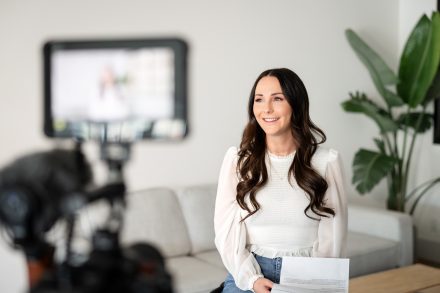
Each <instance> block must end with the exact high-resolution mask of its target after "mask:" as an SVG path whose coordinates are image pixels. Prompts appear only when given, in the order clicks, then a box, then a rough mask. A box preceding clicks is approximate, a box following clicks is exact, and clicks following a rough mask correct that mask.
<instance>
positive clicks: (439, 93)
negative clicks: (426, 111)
mask: <svg viewBox="0 0 440 293" xmlns="http://www.w3.org/2000/svg"><path fill="white" fill-rule="evenodd" d="M439 97H440V68H439V69H438V70H437V74H436V75H435V77H434V80H433V81H432V83H431V87H430V88H429V89H428V92H427V93H426V98H425V100H424V101H423V104H424V105H427V104H428V103H430V102H431V101H432V100H434V99H437V98H439Z"/></svg>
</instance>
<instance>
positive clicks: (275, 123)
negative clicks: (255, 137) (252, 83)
mask: <svg viewBox="0 0 440 293" xmlns="http://www.w3.org/2000/svg"><path fill="white" fill-rule="evenodd" d="M253 110H254V115H255V118H256V119H257V122H258V124H259V125H260V127H261V128H262V129H263V130H264V132H265V133H266V136H267V137H270V136H273V137H274V136H285V135H288V136H290V135H292V132H291V130H290V118H291V117H292V108H291V107H290V105H289V103H288V102H287V99H286V97H285V96H284V94H283V90H282V89H281V85H280V82H279V81H278V79H277V78H276V77H274V76H265V77H263V78H262V79H260V81H259V82H258V83H257V87H256V89H255V96H254V106H253Z"/></svg>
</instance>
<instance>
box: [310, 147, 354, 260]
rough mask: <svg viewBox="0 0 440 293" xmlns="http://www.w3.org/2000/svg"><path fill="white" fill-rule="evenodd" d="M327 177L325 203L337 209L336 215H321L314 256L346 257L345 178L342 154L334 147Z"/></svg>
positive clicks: (329, 160) (330, 154) (329, 154)
mask: <svg viewBox="0 0 440 293" xmlns="http://www.w3.org/2000/svg"><path fill="white" fill-rule="evenodd" d="M325 179H326V181H327V184H328V188H327V191H326V193H325V196H324V200H325V205H326V206H327V207H330V208H332V209H333V210H334V211H335V216H334V217H333V216H331V215H330V217H321V220H320V222H319V227H318V238H317V240H316V241H315V243H314V245H313V251H312V256H314V257H344V256H345V248H346V241H347V198H346V193H345V178H344V172H343V168H342V161H341V158H340V155H339V153H338V152H337V151H335V150H333V149H330V150H329V153H328V163H327V167H326V170H325Z"/></svg>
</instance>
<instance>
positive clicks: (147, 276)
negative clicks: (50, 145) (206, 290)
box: [0, 142, 172, 293]
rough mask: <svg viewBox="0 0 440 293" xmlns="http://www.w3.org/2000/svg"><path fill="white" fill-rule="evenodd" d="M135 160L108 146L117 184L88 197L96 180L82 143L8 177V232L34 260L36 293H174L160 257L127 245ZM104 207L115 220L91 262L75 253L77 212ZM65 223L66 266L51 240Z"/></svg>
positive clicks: (29, 158)
mask: <svg viewBox="0 0 440 293" xmlns="http://www.w3.org/2000/svg"><path fill="white" fill-rule="evenodd" d="M129 152H130V144H128V143H103V144H102V145H101V156H102V158H103V159H104V160H105V161H106V162H107V165H108V168H109V180H108V183H107V184H106V185H104V186H102V187H100V188H97V189H93V190H87V189H86V186H87V185H88V184H89V183H90V181H91V179H92V172H91V168H90V165H89V164H88V163H87V161H86V159H85V157H84V155H83V153H82V151H81V143H80V142H77V143H76V147H75V149H74V150H61V149H56V150H52V151H48V152H40V153H34V154H31V155H26V156H24V157H21V158H19V159H17V160H15V161H14V162H12V163H11V164H10V165H8V166H6V167H5V168H3V169H2V170H1V171H0V224H1V226H3V228H5V230H6V231H7V233H8V235H9V236H10V238H11V240H12V244H13V246H14V247H17V248H20V249H22V250H23V252H24V254H25V256H26V261H27V269H28V278H29V288H30V292H31V293H49V292H50V293H51V292H71V293H89V292H90V293H91V292H95V293H99V292H110V293H112V292H115V293H116V292H133V293H134V292H151V293H162V292H163V293H170V292H172V282H171V276H170V275H169V274H168V273H167V272H166V270H165V266H164V260H163V258H162V256H161V254H160V253H159V252H158V250H156V249H155V248H154V247H153V246H151V245H148V244H145V243H136V244H133V245H131V246H129V247H126V248H124V247H122V246H121V245H120V240H119V234H120V231H121V229H122V224H123V215H124V210H125V192H126V190H125V189H126V188H125V184H124V181H123V165H124V162H125V161H127V160H128V159H129ZM98 200H104V201H107V202H108V203H109V207H110V213H109V218H108V220H107V221H106V222H105V223H106V224H105V226H104V227H101V228H99V229H97V230H95V231H94V233H93V236H92V241H91V247H92V249H91V252H90V253H89V255H87V256H85V257H84V256H82V257H78V255H76V254H75V253H74V252H73V251H72V246H71V245H72V239H73V238H74V237H75V235H74V231H75V220H76V215H77V212H78V211H79V210H80V209H81V208H83V207H85V206H87V205H88V204H89V203H92V202H95V201H98ZM59 220H64V222H65V224H66V231H65V234H66V245H65V247H64V250H65V251H64V255H65V259H64V260H63V261H60V262H57V261H55V258H54V252H55V247H54V246H53V245H52V244H50V243H49V242H48V241H47V240H46V233H47V232H48V231H49V230H50V229H51V228H52V227H53V225H54V224H55V223H56V222H57V221H59ZM57 249H60V248H57Z"/></svg>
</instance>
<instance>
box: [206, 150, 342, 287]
mask: <svg viewBox="0 0 440 293" xmlns="http://www.w3.org/2000/svg"><path fill="white" fill-rule="evenodd" d="M294 156H295V152H294V153H292V154H291V155H288V156H285V157H279V156H275V155H273V154H270V153H269V154H267V155H266V166H267V170H268V175H269V178H268V182H267V183H266V185H265V186H264V187H263V188H262V189H261V190H259V191H258V193H257V194H256V199H257V201H258V203H259V204H260V210H258V212H256V213H255V214H253V215H252V216H250V217H249V218H247V219H246V220H245V221H243V222H240V221H241V219H243V218H244V217H246V215H247V214H248V212H247V211H245V210H243V209H241V208H240V206H239V205H238V203H237V201H236V194H237V191H236V188H237V183H238V182H239V175H238V174H237V160H238V156H237V148H236V147H231V148H229V149H228V151H227V152H226V155H225V158H224V160H223V164H222V167H221V171H220V177H219V182H218V189H217V198H216V204H215V215H214V226H215V244H216V247H217V249H218V251H219V252H220V255H221V258H222V260H223V263H224V265H225V266H226V268H227V269H228V271H229V272H230V273H231V274H232V276H233V277H234V280H235V283H236V285H237V287H238V288H240V289H242V290H252V288H253V284H254V282H255V281H256V280H257V279H258V278H259V277H263V275H262V274H261V270H260V266H259V265H258V263H257V261H256V260H255V258H254V256H253V254H252V252H254V253H256V254H258V255H261V256H264V257H269V258H274V257H283V256H310V257H341V256H343V255H344V253H345V242H346V234H347V200H346V196H345V187H344V175H343V170H342V163H341V160H340V156H339V154H338V152H337V151H335V150H333V149H325V148H322V147H318V149H317V150H316V152H315V154H314V155H313V157H312V166H313V167H314V169H315V170H316V171H317V172H318V173H320V174H321V176H323V177H324V178H325V179H326V181H327V184H328V189H327V191H326V193H325V197H324V201H325V205H326V206H327V207H330V208H332V209H333V210H334V211H335V216H334V217H333V216H330V217H320V216H318V215H316V214H314V213H313V212H312V211H311V210H308V212H307V214H308V215H309V216H311V217H312V218H315V219H318V220H313V219H310V218H309V217H307V216H306V215H305V214H304V210H305V208H306V207H307V205H308V204H309V203H310V200H309V199H308V196H307V194H306V193H305V191H304V190H302V189H301V188H300V187H299V186H298V184H297V183H296V180H295V178H290V181H289V180H288V176H287V175H288V170H289V168H290V165H291V164H292V161H293V158H294ZM246 202H247V203H248V206H249V207H250V208H251V207H252V206H251V205H250V204H249V203H250V201H249V199H247V201H246Z"/></svg>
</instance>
